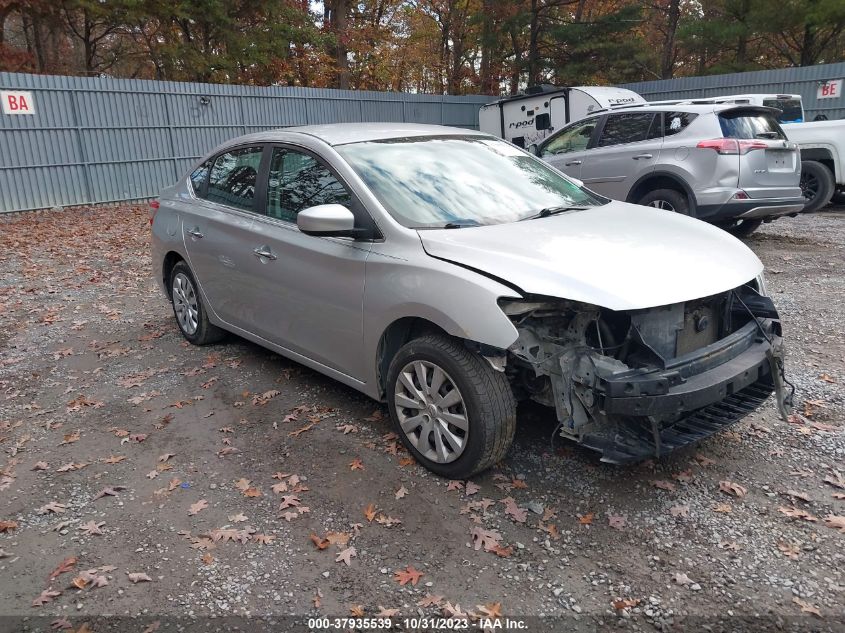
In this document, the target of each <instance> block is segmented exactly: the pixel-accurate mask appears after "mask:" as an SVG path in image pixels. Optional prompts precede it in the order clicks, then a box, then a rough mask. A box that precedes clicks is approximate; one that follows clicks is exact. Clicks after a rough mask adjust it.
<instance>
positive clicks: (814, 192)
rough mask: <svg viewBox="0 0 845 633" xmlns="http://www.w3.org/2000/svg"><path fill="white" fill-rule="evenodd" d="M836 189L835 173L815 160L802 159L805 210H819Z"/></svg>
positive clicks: (802, 190) (807, 211)
mask: <svg viewBox="0 0 845 633" xmlns="http://www.w3.org/2000/svg"><path fill="white" fill-rule="evenodd" d="M834 189H835V183H834V182H833V174H831V173H830V170H829V169H828V168H827V167H825V166H824V165H822V164H821V163H820V162H818V161H815V160H805V161H801V192H802V193H803V194H804V212H805V213H812V212H813V211H818V210H819V209H821V208H822V207H823V206H825V205H826V204H827V203H828V202H830V198H831V196H833V192H834Z"/></svg>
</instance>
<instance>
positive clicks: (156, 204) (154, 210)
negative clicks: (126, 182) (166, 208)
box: [150, 200, 161, 226]
mask: <svg viewBox="0 0 845 633" xmlns="http://www.w3.org/2000/svg"><path fill="white" fill-rule="evenodd" d="M159 206H161V205H159V202H158V200H153V201H152V202H150V226H152V225H153V220H155V219H156V213H158V208H159Z"/></svg>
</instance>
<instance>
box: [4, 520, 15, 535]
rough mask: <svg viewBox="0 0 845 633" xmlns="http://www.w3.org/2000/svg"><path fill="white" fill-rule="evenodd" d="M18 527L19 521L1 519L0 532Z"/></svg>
mask: <svg viewBox="0 0 845 633" xmlns="http://www.w3.org/2000/svg"><path fill="white" fill-rule="evenodd" d="M16 529H18V523H17V521H0V534H3V533H4V532H11V531H12V530H16Z"/></svg>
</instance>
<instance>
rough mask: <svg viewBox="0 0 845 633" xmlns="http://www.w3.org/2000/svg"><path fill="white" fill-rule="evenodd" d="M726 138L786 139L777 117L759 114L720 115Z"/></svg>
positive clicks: (720, 122)
mask: <svg viewBox="0 0 845 633" xmlns="http://www.w3.org/2000/svg"><path fill="white" fill-rule="evenodd" d="M719 125H721V126H722V136H724V137H725V138H745V139H749V138H763V139H784V140H785V139H786V134H784V133H783V130H782V129H781V128H780V125H779V124H778V122H777V121H776V120H775V117H774V116H772V115H771V114H768V113H759V112H743V111H739V112H736V113H734V112H726V113H724V114H720V115H719Z"/></svg>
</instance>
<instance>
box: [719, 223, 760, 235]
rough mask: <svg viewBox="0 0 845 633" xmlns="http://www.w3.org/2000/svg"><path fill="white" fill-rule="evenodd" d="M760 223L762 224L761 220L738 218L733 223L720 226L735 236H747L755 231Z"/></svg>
mask: <svg viewBox="0 0 845 633" xmlns="http://www.w3.org/2000/svg"><path fill="white" fill-rule="evenodd" d="M761 224H763V220H738V221H737V222H735V223H734V224H731V225H729V226H723V227H722V228H723V229H725V230H726V231H727V232H728V233H730V234H731V235H735V236H736V237H748V236H749V235H751V234H752V233H753V232H754V231H756V230H757V229H758V228H759V227H760V225H761Z"/></svg>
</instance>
